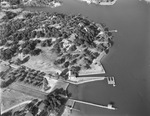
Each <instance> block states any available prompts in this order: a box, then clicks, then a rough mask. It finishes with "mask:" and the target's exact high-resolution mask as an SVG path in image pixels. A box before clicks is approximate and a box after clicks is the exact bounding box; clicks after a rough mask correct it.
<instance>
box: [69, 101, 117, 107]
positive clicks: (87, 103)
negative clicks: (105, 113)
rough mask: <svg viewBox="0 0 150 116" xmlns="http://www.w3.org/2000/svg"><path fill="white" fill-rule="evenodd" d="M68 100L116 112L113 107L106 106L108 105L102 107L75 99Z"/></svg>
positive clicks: (110, 105)
mask: <svg viewBox="0 0 150 116" xmlns="http://www.w3.org/2000/svg"><path fill="white" fill-rule="evenodd" d="M69 100H72V101H74V102H77V103H81V104H86V105H91V106H95V107H99V108H104V109H109V110H117V108H115V107H113V106H112V104H108V105H106V106H104V105H99V104H94V103H90V102H85V101H81V100H76V99H69Z"/></svg>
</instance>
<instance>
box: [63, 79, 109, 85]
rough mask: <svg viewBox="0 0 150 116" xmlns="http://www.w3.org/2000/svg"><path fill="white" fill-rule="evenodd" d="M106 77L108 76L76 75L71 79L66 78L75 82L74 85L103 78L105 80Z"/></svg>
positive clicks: (72, 82)
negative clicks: (77, 76)
mask: <svg viewBox="0 0 150 116" xmlns="http://www.w3.org/2000/svg"><path fill="white" fill-rule="evenodd" d="M105 78H107V77H79V78H76V77H74V78H73V79H71V80H65V82H67V83H70V84H74V85H79V84H84V83H88V82H93V81H101V80H104V79H105Z"/></svg>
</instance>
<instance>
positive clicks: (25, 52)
mask: <svg viewBox="0 0 150 116" xmlns="http://www.w3.org/2000/svg"><path fill="white" fill-rule="evenodd" d="M29 52H30V49H29V48H24V49H23V50H22V53H23V54H29Z"/></svg>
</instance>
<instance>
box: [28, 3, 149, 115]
mask: <svg viewBox="0 0 150 116" xmlns="http://www.w3.org/2000/svg"><path fill="white" fill-rule="evenodd" d="M27 9H30V10H43V11H49V12H62V13H67V14H78V13H81V14H82V15H84V16H87V17H88V18H89V19H91V20H93V21H94V22H99V23H101V22H104V23H105V24H106V25H107V26H108V27H109V28H110V29H117V30H118V33H115V34H114V36H115V37H114V42H115V44H114V46H113V47H112V48H111V49H110V52H109V54H108V55H107V56H106V57H105V58H104V59H103V61H102V64H103V65H104V67H105V69H106V72H107V73H106V75H109V76H114V77H115V79H116V84H117V86H116V87H113V86H110V85H108V84H107V83H106V81H97V82H92V83H87V84H83V85H79V86H73V85H71V86H69V90H70V91H73V97H74V98H76V99H80V100H84V101H89V102H93V103H97V104H104V105H107V104H108V103H109V102H114V103H115V104H114V105H115V106H116V107H117V108H118V110H117V111H111V110H106V109H101V108H97V107H93V106H87V105H83V104H76V105H75V107H76V108H78V109H80V112H76V111H73V114H72V115H73V116H78V115H79V116H150V112H149V111H150V99H149V98H150V79H149V78H150V74H149V72H150V60H149V59H150V54H149V53H150V52H149V51H150V28H149V27H150V12H149V11H150V4H149V5H148V4H146V3H145V2H140V1H138V0H118V1H117V2H116V4H115V5H113V6H97V5H88V4H86V3H84V2H78V0H64V4H63V6H62V7H58V8H54V9H51V8H27ZM148 108H149V110H148Z"/></svg>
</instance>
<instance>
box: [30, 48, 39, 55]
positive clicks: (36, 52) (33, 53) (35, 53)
mask: <svg viewBox="0 0 150 116" xmlns="http://www.w3.org/2000/svg"><path fill="white" fill-rule="evenodd" d="M41 51H42V50H41V49H39V48H36V49H34V50H32V51H31V52H30V54H31V55H33V56H36V55H39V54H40V53H41Z"/></svg>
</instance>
